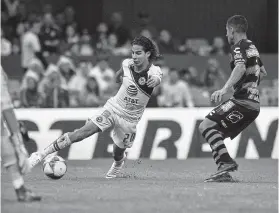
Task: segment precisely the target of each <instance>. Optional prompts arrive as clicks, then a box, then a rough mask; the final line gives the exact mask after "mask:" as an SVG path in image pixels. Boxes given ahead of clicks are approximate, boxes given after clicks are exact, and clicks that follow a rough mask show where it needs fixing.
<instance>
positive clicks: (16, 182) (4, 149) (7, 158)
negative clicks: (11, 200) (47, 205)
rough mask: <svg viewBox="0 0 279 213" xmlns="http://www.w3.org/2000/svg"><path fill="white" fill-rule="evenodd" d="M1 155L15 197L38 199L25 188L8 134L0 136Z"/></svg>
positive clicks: (24, 200) (38, 197)
mask: <svg viewBox="0 0 279 213" xmlns="http://www.w3.org/2000/svg"><path fill="white" fill-rule="evenodd" d="M1 156H2V160H3V163H4V167H5V168H6V169H7V171H8V173H9V175H10V176H11V179H12V184H13V187H14V189H15V192H16V195H17V199H18V201H20V202H31V201H40V200H41V197H40V196H37V195H36V194H34V193H33V192H32V191H30V190H28V189H26V188H25V185H24V179H23V175H22V172H21V170H20V167H19V165H18V157H17V154H16V152H15V149H14V147H13V145H12V142H11V140H10V138H9V137H8V136H2V141H1Z"/></svg>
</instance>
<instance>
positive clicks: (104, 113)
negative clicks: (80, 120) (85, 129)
mask: <svg viewBox="0 0 279 213" xmlns="http://www.w3.org/2000/svg"><path fill="white" fill-rule="evenodd" d="M88 120H90V121H91V122H92V125H94V126H97V127H98V128H99V129H100V130H101V131H102V132H103V131H105V130H107V129H108V128H110V127H111V126H112V125H114V113H113V112H112V111H111V110H109V109H106V108H102V109H100V110H99V111H98V112H97V113H96V114H95V115H94V116H93V117H90V118H89V119H88ZM87 123H88V121H87Z"/></svg>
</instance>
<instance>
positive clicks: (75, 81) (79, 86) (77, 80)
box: [68, 61, 91, 107]
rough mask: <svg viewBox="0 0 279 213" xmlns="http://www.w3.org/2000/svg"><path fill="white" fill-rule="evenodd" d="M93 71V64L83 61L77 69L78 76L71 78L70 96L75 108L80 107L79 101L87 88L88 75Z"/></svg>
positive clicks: (71, 103)
mask: <svg viewBox="0 0 279 213" xmlns="http://www.w3.org/2000/svg"><path fill="white" fill-rule="evenodd" d="M90 69H91V63H90V62H87V61H82V62H80V63H79V66H78V67H77V71H76V75H75V76H73V77H72V78H71V80H70V81H69V84H68V91H69V94H70V105H71V106H73V107H76V106H78V103H79V101H78V99H79V95H80V93H81V92H82V91H83V89H84V88H85V85H86V83H87V78H88V73H89V70H90Z"/></svg>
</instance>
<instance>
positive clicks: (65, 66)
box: [57, 56, 76, 90]
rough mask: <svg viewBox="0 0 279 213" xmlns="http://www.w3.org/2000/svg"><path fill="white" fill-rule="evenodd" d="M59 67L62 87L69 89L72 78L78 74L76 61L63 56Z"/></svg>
mask: <svg viewBox="0 0 279 213" xmlns="http://www.w3.org/2000/svg"><path fill="white" fill-rule="evenodd" d="M57 67H58V71H59V72H60V75H61V79H60V80H61V87H63V88H64V89H66V90H67V89H68V84H69V82H70V80H71V78H72V77H73V76H74V75H75V74H76V72H75V66H74V63H73V61H72V60H71V59H70V58H69V57H66V56H61V57H60V58H59V60H58V62H57Z"/></svg>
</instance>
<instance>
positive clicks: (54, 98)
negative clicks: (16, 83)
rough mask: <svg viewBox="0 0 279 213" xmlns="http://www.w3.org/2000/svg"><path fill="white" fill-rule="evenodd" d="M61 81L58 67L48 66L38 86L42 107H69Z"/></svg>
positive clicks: (67, 97)
mask: <svg viewBox="0 0 279 213" xmlns="http://www.w3.org/2000/svg"><path fill="white" fill-rule="evenodd" d="M61 79H62V76H61V73H60V72H59V70H58V67H57V66H55V65H50V66H49V67H48V70H47V71H46V73H45V77H44V78H43V80H42V81H41V83H40V85H39V91H40V93H41V94H42V97H43V104H42V107H45V108H65V107H68V106H69V93H68V91H67V90H66V89H64V88H63V87H62V85H61Z"/></svg>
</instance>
